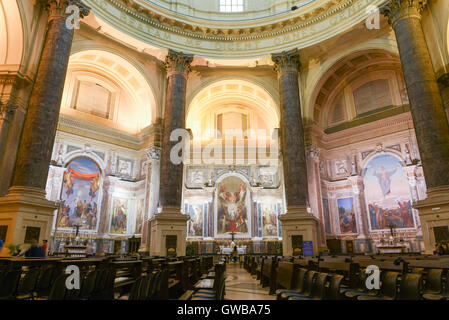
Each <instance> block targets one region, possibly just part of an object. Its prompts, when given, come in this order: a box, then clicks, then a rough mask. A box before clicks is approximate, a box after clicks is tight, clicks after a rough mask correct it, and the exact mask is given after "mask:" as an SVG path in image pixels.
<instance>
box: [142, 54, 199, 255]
mask: <svg viewBox="0 0 449 320" xmlns="http://www.w3.org/2000/svg"><path fill="white" fill-rule="evenodd" d="M192 61H193V56H192V55H187V54H184V53H182V52H176V51H173V50H169V52H168V55H167V58H166V61H165V66H166V70H167V79H168V80H167V81H168V82H167V91H166V99H165V111H164V120H163V126H164V135H163V143H162V154H161V177H160V203H161V206H162V212H161V214H159V215H156V216H154V217H153V218H152V219H151V220H150V225H151V231H150V232H151V239H150V246H151V248H150V254H152V255H161V256H165V255H166V254H167V252H166V247H165V243H166V236H167V235H175V236H176V237H177V249H176V250H177V254H178V255H181V256H183V255H185V247H186V246H185V242H186V241H185V240H186V228H187V220H188V219H189V217H188V216H186V215H183V214H181V208H182V204H181V201H182V185H183V173H184V167H183V164H182V163H181V164H174V163H173V162H172V161H171V159H170V153H171V150H172V148H173V147H174V146H175V145H176V144H178V143H179V142H178V141H175V142H172V141H170V135H171V133H172V132H173V130H176V129H185V121H186V120H185V114H186V112H185V109H186V105H185V104H186V88H187V75H188V73H189V71H190V64H191V63H192Z"/></svg>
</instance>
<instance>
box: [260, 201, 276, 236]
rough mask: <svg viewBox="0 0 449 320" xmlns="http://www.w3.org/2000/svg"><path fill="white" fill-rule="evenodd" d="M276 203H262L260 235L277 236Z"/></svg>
mask: <svg viewBox="0 0 449 320" xmlns="http://www.w3.org/2000/svg"><path fill="white" fill-rule="evenodd" d="M277 208H278V206H277V204H275V203H262V206H261V209H262V221H263V228H262V236H263V237H277V236H278V212H277Z"/></svg>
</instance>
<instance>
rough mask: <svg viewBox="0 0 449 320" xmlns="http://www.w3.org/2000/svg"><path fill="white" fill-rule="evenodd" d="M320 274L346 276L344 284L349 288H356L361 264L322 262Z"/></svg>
mask: <svg viewBox="0 0 449 320" xmlns="http://www.w3.org/2000/svg"><path fill="white" fill-rule="evenodd" d="M318 271H319V272H326V273H335V274H340V275H342V276H344V277H345V278H344V283H345V284H346V285H348V286H350V287H351V286H355V285H356V283H357V280H358V273H359V264H358V263H354V262H335V261H331V262H328V261H320V262H319V264H318Z"/></svg>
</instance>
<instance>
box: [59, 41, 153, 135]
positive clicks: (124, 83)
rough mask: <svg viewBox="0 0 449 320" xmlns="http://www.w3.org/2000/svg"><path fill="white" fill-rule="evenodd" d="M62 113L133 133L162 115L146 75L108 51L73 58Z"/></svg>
mask: <svg viewBox="0 0 449 320" xmlns="http://www.w3.org/2000/svg"><path fill="white" fill-rule="evenodd" d="M61 113H62V114H63V115H68V116H73V117H77V118H81V119H85V120H88V121H91V122H95V123H99V124H102V125H105V126H110V127H113V128H116V129H119V130H122V131H125V132H127V133H131V134H136V133H138V132H140V131H141V130H142V129H144V128H145V127H147V126H149V125H150V124H152V123H153V122H154V121H155V120H156V118H157V117H158V114H159V113H158V108H157V103H156V99H155V96H154V94H153V90H152V89H151V87H150V85H149V83H148V81H147V79H146V78H145V76H144V75H143V74H142V73H141V72H140V71H139V70H138V69H137V68H136V66H134V65H133V64H132V63H131V62H130V61H127V60H126V59H124V58H123V57H121V56H119V55H117V54H115V53H112V52H109V51H104V50H84V51H80V52H76V53H74V54H73V55H72V56H71V57H70V61H69V67H68V72H67V77H66V83H65V88H64V95H63V100H62V104H61Z"/></svg>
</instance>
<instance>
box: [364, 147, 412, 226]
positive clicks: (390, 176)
mask: <svg viewBox="0 0 449 320" xmlns="http://www.w3.org/2000/svg"><path fill="white" fill-rule="evenodd" d="M364 185H365V196H366V204H367V206H368V208H367V213H368V220H369V224H370V227H371V230H372V231H376V230H385V229H387V230H388V229H390V228H391V227H393V228H398V229H401V228H414V227H415V222H414V218H413V209H412V198H411V193H410V187H409V183H408V179H407V176H406V174H405V172H404V170H403V169H402V164H401V161H400V160H399V159H398V158H396V157H395V156H393V155H389V154H383V155H379V156H376V157H374V158H373V159H371V160H370V161H369V162H368V164H367V166H366V168H365V177H364Z"/></svg>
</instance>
